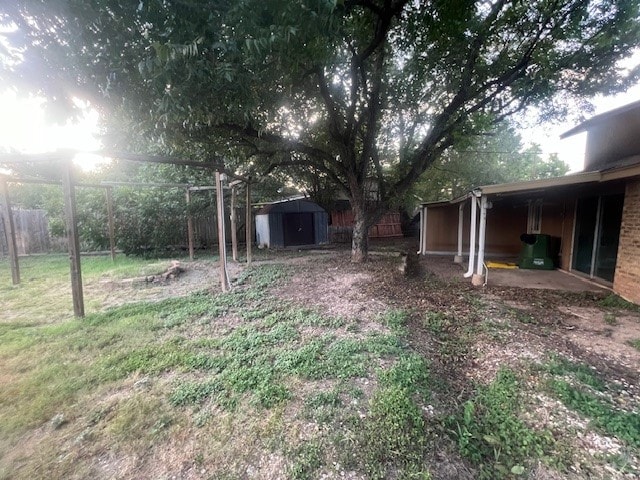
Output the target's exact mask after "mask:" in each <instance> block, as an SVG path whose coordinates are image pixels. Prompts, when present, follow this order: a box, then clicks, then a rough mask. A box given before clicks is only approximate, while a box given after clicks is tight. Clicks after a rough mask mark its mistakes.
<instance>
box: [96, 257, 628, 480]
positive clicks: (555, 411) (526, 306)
mask: <svg viewBox="0 0 640 480" xmlns="http://www.w3.org/2000/svg"><path fill="white" fill-rule="evenodd" d="M402 248H403V247H402V246H401V247H400V249H402ZM397 250H398V248H397V247H394V246H391V247H386V246H384V247H382V248H375V247H374V251H373V254H372V255H371V259H370V261H369V262H368V263H366V264H362V265H355V264H352V263H350V258H349V252H348V251H347V250H345V249H335V250H319V251H306V252H289V253H287V254H284V255H281V256H277V257H276V258H271V259H270V258H266V259H264V258H263V259H260V260H257V261H256V262H255V264H257V265H259V264H261V263H272V262H277V263H286V264H289V265H291V266H292V269H293V272H294V274H293V278H292V280H291V281H290V282H288V283H287V285H286V286H284V287H283V288H282V289H280V290H279V291H278V292H277V295H278V296H279V297H280V298H282V299H283V300H287V301H292V302H295V303H298V304H303V305H305V306H309V307H313V308H315V309H317V310H319V311H321V312H324V313H326V314H328V315H332V316H336V317H343V318H347V319H348V318H354V317H357V318H358V319H359V320H360V322H363V321H364V322H366V319H367V318H370V319H371V320H372V321H371V328H375V322H374V321H373V319H374V318H375V317H376V315H378V314H380V313H382V312H384V311H386V310H388V309H389V308H402V309H405V310H407V311H410V312H412V321H411V323H410V325H409V337H410V343H411V344H412V346H413V347H414V348H415V349H416V350H417V351H419V352H420V353H422V354H423V355H425V356H426V357H427V358H428V359H429V360H430V361H431V362H432V365H433V369H434V371H437V372H438V375H440V376H443V377H446V380H447V382H448V383H449V384H450V385H452V389H451V392H450V394H451V395H452V396H458V397H459V398H461V397H463V396H464V395H465V389H468V388H469V385H470V384H473V383H474V382H479V383H482V382H489V381H491V380H492V379H493V378H495V374H496V372H497V370H498V369H499V368H501V367H504V366H509V367H511V368H514V369H518V368H519V367H521V366H522V365H523V364H527V365H531V363H532V362H533V363H541V362H543V360H544V359H545V358H548V356H549V354H554V353H555V354H560V355H563V356H566V357H567V358H570V359H575V360H577V361H580V362H584V363H587V364H588V365H591V366H592V367H593V368H595V369H597V370H598V371H599V372H601V373H603V374H604V375H606V376H607V378H609V379H610V380H611V381H613V382H615V383H616V384H619V385H620V386H621V388H622V389H624V392H625V393H624V395H625V396H626V397H625V398H628V400H629V402H637V399H638V397H639V396H640V388H639V384H640V375H639V372H640V351H638V350H637V349H636V348H634V347H632V346H631V345H629V343H628V342H629V341H632V340H637V339H640V313H639V312H638V311H633V310H629V309H622V308H612V307H606V308H605V307H603V306H602V304H601V303H600V302H601V301H602V299H603V298H604V297H605V296H606V295H607V293H606V292H597V291H596V292H594V291H585V292H575V291H574V292H563V291H560V290H558V289H554V290H545V289H539V288H537V289H523V288H513V287H503V286H491V285H490V286H486V287H472V286H471V285H470V284H467V283H464V282H461V281H451V279H450V278H449V279H446V278H443V277H442V276H438V268H430V267H432V266H433V263H431V264H430V263H429V262H428V261H427V260H426V259H423V258H422V259H419V260H418V265H417V270H416V271H414V272H413V275H411V276H407V275H404V274H403V273H401V272H400V271H399V266H400V264H401V257H400V255H399V253H398V251H397ZM181 266H182V267H183V268H184V272H183V273H182V274H181V275H179V276H178V277H177V278H174V279H169V280H166V281H161V282H145V281H141V280H140V279H125V280H118V281H114V280H102V281H99V282H97V283H95V284H93V285H88V286H87V290H88V292H89V295H92V296H94V299H95V300H97V301H98V302H99V303H100V304H101V305H102V308H107V307H109V306H111V305H116V304H122V303H125V302H128V301H141V300H159V299H161V298H166V297H173V296H182V295H187V294H189V293H192V292H194V291H199V290H212V291H216V290H219V283H218V270H217V264H216V263H212V262H199V261H195V262H184V263H183V264H181ZM243 268H244V267H243V266H242V265H237V264H232V265H231V267H230V277H232V279H233V278H236V277H237V276H238V275H239V274H240V273H241V271H242V269H243ZM479 307H482V308H479ZM428 312H441V313H443V314H444V315H451V316H453V317H455V318H456V319H459V321H460V325H457V326H454V327H453V328H454V329H455V328H460V329H463V328H464V327H465V325H466V324H471V323H473V322H476V323H477V322H483V324H485V325H493V326H494V327H495V328H493V329H490V331H489V332H488V333H486V334H482V335H480V336H479V337H478V338H477V340H476V341H475V343H474V345H473V349H472V351H471V352H464V353H461V354H460V355H461V357H460V358H455V353H454V354H452V355H453V356H451V355H450V356H449V357H447V358H446V359H442V358H439V355H438V353H437V348H436V347H437V345H434V342H433V338H432V336H431V335H430V334H429V332H427V331H426V330H425V327H424V322H422V321H421V319H423V318H424V315H426V314H428ZM478 316H481V317H482V318H478ZM507 324H508V325H509V326H510V327H509V328H501V326H506V325H507ZM452 359H453V360H454V361H452ZM470 382H471V383H470ZM538 400H539V405H538V407H537V409H536V411H533V412H531V415H532V420H531V421H532V422H535V423H538V424H541V425H542V426H547V427H553V426H554V425H557V424H558V423H562V424H564V425H565V426H567V425H569V426H570V427H571V428H572V429H575V431H576V434H575V439H574V443H575V445H577V446H578V448H580V449H581V451H583V452H585V453H584V455H585V456H591V457H593V458H595V457H596V456H597V455H609V454H616V453H617V452H620V451H621V450H622V448H623V447H622V446H621V445H620V442H617V441H616V439H614V438H613V439H612V438H611V437H604V436H600V435H596V434H594V433H593V432H591V431H587V430H585V429H584V427H585V426H586V423H585V422H584V421H583V420H581V419H579V418H577V416H576V414H575V413H573V412H569V411H568V410H567V409H566V408H565V407H564V406H563V405H562V404H561V403H560V402H559V401H557V400H554V399H552V398H549V397H546V396H543V395H542V396H540V398H539V399H538ZM454 401H459V400H458V399H454ZM631 461H632V462H636V463H637V462H638V459H637V458H635V457H634V458H633V459H632V460H631ZM637 467H638V468H640V465H637ZM580 468H581V467H579V466H576V467H575V468H574V469H573V473H572V474H571V475H569V476H566V477H562V478H634V477H633V476H631V477H629V476H620V475H617V474H611V475H609V473H610V472H607V471H606V466H605V467H604V468H605V470H601V471H598V470H595V471H596V472H597V474H596V475H595V476H592V474H591V473H589V474H588V475H587V474H585V472H584V471H582V470H581V469H580ZM432 473H433V477H434V478H471V477H469V475H468V473H467V472H465V470H464V468H463V467H462V466H460V465H455V464H452V463H450V462H441V463H437V462H436V463H435V464H434V467H433V471H432ZM532 478H538V479H554V478H561V477H558V476H557V474H554V473H551V472H549V471H547V470H546V469H545V468H544V467H540V469H539V471H538V472H535V474H534V476H533V477H532Z"/></svg>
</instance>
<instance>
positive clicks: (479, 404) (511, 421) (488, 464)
mask: <svg viewBox="0 0 640 480" xmlns="http://www.w3.org/2000/svg"><path fill="white" fill-rule="evenodd" d="M521 406H522V403H521V397H520V391H519V386H518V379H517V377H516V376H515V374H514V373H513V372H512V371H510V370H507V369H502V370H500V371H499V372H498V375H497V378H496V380H495V381H494V382H493V383H491V384H490V385H488V386H486V387H481V388H479V389H478V392H477V394H476V395H475V396H474V397H473V398H472V399H470V400H468V401H467V402H465V404H464V408H463V410H462V412H461V413H460V414H459V415H458V416H456V417H453V418H451V419H450V425H451V426H452V428H453V431H454V438H455V439H456V441H457V443H458V448H459V450H460V453H461V454H462V455H464V456H465V457H467V458H469V459H470V460H472V461H473V462H474V463H475V464H476V465H478V466H479V471H480V472H479V473H480V478H486V479H490V478H491V479H493V478H507V477H509V476H510V475H515V474H522V473H524V472H525V470H526V467H527V465H528V464H529V463H530V462H531V461H532V460H533V459H535V458H540V457H542V456H543V455H544V454H545V452H547V451H548V450H549V449H550V447H551V446H552V444H553V440H552V437H551V435H550V434H549V433H547V432H541V433H540V432H536V431H534V430H532V429H531V428H529V427H528V426H526V425H525V424H524V422H523V421H522V420H520V418H519V413H520V409H521Z"/></svg>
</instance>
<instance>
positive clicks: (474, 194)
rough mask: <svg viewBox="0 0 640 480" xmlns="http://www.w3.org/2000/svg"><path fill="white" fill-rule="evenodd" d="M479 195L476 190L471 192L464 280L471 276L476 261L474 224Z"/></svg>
mask: <svg viewBox="0 0 640 480" xmlns="http://www.w3.org/2000/svg"><path fill="white" fill-rule="evenodd" d="M479 195H481V194H480V193H479V192H478V191H477V190H474V191H473V192H471V195H470V197H471V224H470V225H469V269H468V270H467V271H466V273H465V274H464V278H469V277H470V276H471V275H473V266H474V263H475V261H476V223H477V216H478V204H477V202H478V199H477V197H478V196H479Z"/></svg>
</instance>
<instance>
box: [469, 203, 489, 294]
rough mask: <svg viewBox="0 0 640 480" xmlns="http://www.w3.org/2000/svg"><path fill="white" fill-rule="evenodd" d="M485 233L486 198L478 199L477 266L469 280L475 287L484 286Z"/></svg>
mask: <svg viewBox="0 0 640 480" xmlns="http://www.w3.org/2000/svg"><path fill="white" fill-rule="evenodd" d="M486 232H487V197H486V195H482V196H481V197H480V231H479V232H478V266H477V268H476V274H475V275H474V276H473V277H472V278H471V283H472V284H473V285H475V286H479V285H483V284H484V275H483V273H484V245H485V237H486Z"/></svg>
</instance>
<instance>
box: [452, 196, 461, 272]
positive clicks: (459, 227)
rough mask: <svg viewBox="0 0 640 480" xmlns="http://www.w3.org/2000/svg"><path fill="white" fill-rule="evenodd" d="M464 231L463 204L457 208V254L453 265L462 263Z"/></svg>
mask: <svg viewBox="0 0 640 480" xmlns="http://www.w3.org/2000/svg"><path fill="white" fill-rule="evenodd" d="M463 231H464V202H462V203H461V204H460V205H459V206H458V252H457V254H456V256H455V257H453V263H462V234H463Z"/></svg>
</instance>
